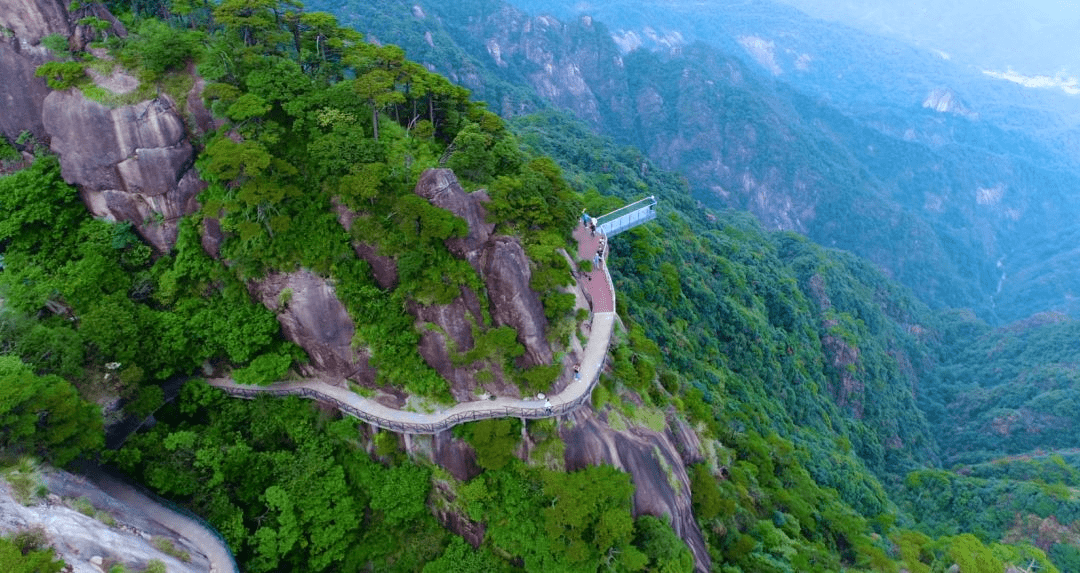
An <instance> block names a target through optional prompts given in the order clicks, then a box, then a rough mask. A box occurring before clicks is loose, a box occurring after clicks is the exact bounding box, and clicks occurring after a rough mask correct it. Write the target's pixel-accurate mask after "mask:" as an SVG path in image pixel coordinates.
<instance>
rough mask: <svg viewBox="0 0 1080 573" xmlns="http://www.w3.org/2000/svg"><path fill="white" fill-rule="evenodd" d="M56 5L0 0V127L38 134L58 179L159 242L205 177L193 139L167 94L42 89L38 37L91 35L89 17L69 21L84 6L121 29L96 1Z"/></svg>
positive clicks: (164, 243) (168, 243)
mask: <svg viewBox="0 0 1080 573" xmlns="http://www.w3.org/2000/svg"><path fill="white" fill-rule="evenodd" d="M66 6H67V5H66V3H65V2H61V1H60V0H0V29H6V30H8V33H0V78H3V81H0V105H2V109H3V113H0V133H2V134H3V135H4V136H5V137H6V138H7V139H9V140H15V139H17V138H19V136H20V135H21V134H23V133H24V132H28V133H30V134H31V135H33V136H34V139H35V140H36V141H37V142H39V143H48V144H49V145H50V147H51V149H52V150H53V151H54V152H56V153H57V154H58V155H59V156H60V164H61V167H62V170H63V175H64V179H65V180H66V181H67V182H68V183H71V184H73V185H76V186H77V187H78V188H79V193H80V195H81V196H82V198H83V200H84V201H85V203H86V204H87V207H88V208H89V209H90V211H91V212H92V213H93V214H94V215H95V216H97V217H102V218H105V219H107V220H113V221H130V222H131V223H133V224H134V225H135V226H136V228H137V229H138V231H139V233H140V234H141V235H142V236H143V237H144V238H145V239H146V240H147V241H148V242H149V243H150V244H151V245H152V246H153V247H154V248H155V249H157V250H158V251H159V252H164V251H168V250H170V249H171V248H172V246H173V245H174V244H175V241H176V233H177V229H176V222H177V220H178V219H179V218H180V217H181V216H183V215H186V214H188V213H191V212H193V211H194V210H195V209H196V208H197V207H198V205H197V203H196V201H195V196H196V195H197V194H198V193H199V192H200V191H201V190H202V189H203V187H204V186H205V184H204V183H203V182H202V181H200V180H199V178H198V176H197V175H196V173H195V171H194V170H193V169H192V164H193V162H194V157H195V149H194V148H193V146H192V145H191V143H190V141H189V138H188V135H187V132H186V128H185V126H184V122H183V121H182V120H181V118H180V115H179V113H178V112H177V110H176V104H175V102H173V101H172V100H171V99H169V98H168V97H167V96H161V97H159V98H157V99H155V100H152V101H145V102H141V103H139V104H136V105H132V106H125V107H120V108H116V109H109V108H107V107H105V106H104V105H101V104H99V103H97V102H93V101H90V100H88V99H86V98H85V97H83V96H82V94H81V93H79V92H78V91H77V90H72V91H65V92H53V91H50V90H49V88H48V87H47V85H46V83H45V80H44V79H43V78H38V77H35V76H34V71H35V70H36V69H37V67H38V66H40V65H41V64H43V63H45V62H47V61H48V60H50V59H52V58H53V57H54V55H53V54H51V53H50V52H49V50H48V49H46V48H45V47H43V46H42V45H41V39H42V38H43V37H45V36H48V35H52V34H58V35H61V36H63V37H65V38H68V44H69V46H71V47H72V48H74V49H82V48H84V47H85V46H86V45H87V43H88V42H89V41H90V40H91V39H92V38H93V37H94V34H95V33H96V32H94V31H93V30H91V28H90V27H88V26H86V25H77V24H76V23H75V22H76V20H77V19H78V18H81V17H85V16H94V17H96V18H98V19H100V20H102V21H105V22H109V23H111V24H112V28H111V29H110V30H109V33H110V34H123V33H125V32H124V30H123V26H122V25H121V24H120V23H119V22H117V21H116V19H115V18H113V16H112V15H111V14H109V12H108V11H107V10H106V9H105V8H104V7H103V6H101V5H99V4H88V5H86V6H83V7H82V8H80V9H79V10H78V11H77V12H76V13H74V14H71V13H69V12H68V10H67V7H66ZM103 81H104V80H103ZM189 99H190V98H189ZM196 99H197V98H196ZM198 107H200V108H201V102H200V103H199V106H198ZM204 115H206V114H204ZM196 116H197V114H196ZM208 125H209V123H208Z"/></svg>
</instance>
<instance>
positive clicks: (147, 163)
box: [43, 90, 205, 252]
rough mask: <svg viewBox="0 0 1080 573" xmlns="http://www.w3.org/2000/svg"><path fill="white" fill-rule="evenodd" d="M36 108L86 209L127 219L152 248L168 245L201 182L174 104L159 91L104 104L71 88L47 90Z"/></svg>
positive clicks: (164, 248)
mask: <svg viewBox="0 0 1080 573" xmlns="http://www.w3.org/2000/svg"><path fill="white" fill-rule="evenodd" d="M43 113H44V118H45V129H46V131H47V132H48V133H49V135H50V137H51V142H52V143H51V147H52V150H53V151H55V152H56V153H57V154H59V156H60V166H61V170H62V173H63V176H64V180H65V181H67V182H68V183H72V184H74V185H76V186H78V188H79V193H80V194H81V195H82V198H83V201H84V202H85V203H86V205H87V207H88V208H89V209H90V211H91V212H92V213H93V214H94V215H95V216H97V217H103V218H105V219H107V220H114V221H130V222H132V223H133V224H135V225H136V226H137V228H138V230H139V232H140V234H142V236H143V237H144V238H146V239H147V241H149V242H150V244H151V245H153V246H154V247H155V248H156V249H157V250H158V251H162V252H164V251H168V250H169V249H171V248H172V246H173V244H175V242H176V233H177V227H176V225H177V221H178V220H179V219H180V217H182V216H184V215H186V214H189V213H192V212H194V211H195V210H196V209H198V203H197V201H196V199H195V197H196V195H198V194H199V192H200V191H202V189H203V188H204V187H205V183H203V182H202V181H201V180H200V179H199V178H198V176H197V175H196V173H195V171H194V169H193V168H192V164H193V162H194V159H195V148H194V147H193V146H192V145H191V143H190V142H189V141H188V138H187V132H186V130H185V127H184V123H183V121H182V120H181V119H180V116H179V114H178V113H177V110H176V104H175V103H174V102H173V101H172V100H171V99H170V98H169V97H168V96H165V95H162V96H159V97H158V98H157V99H154V100H151V101H144V102H141V103H138V104H135V105H129V106H123V107H119V108H115V109H110V108H108V107H105V106H104V105H102V104H100V103H97V102H95V101H91V100H89V99H86V98H85V97H83V95H82V94H80V93H79V92H78V91H77V90H73V91H70V92H52V93H50V94H49V95H48V97H46V98H45V103H44V110H43Z"/></svg>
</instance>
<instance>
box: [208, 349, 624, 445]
mask: <svg viewBox="0 0 1080 573" xmlns="http://www.w3.org/2000/svg"><path fill="white" fill-rule="evenodd" d="M606 362H607V356H606V355H605V356H604V358H603V359H602V360H601V362H600V368H598V369H597V372H596V376H594V377H593V379H592V380H591V381H590V382H589V387H588V389H587V390H586V391H585V392H583V393H582V394H581V396H578V397H577V398H575V399H574V400H572V401H570V402H563V403H561V404H552V405H551V408H550V411H549V409H548V408H547V407H543V406H541V407H537V408H526V407H517V406H503V407H502V408H498V409H484V410H476V411H471V412H460V413H457V414H454V415H452V416H448V417H447V418H444V419H442V420H439V421H438V422H431V423H423V422H404V421H399V420H388V419H386V418H383V417H382V416H376V415H374V414H372V413H370V412H365V411H363V410H361V409H359V408H357V407H356V406H353V405H352V404H349V403H347V402H342V401H341V400H339V399H337V398H335V397H333V396H330V395H329V394H325V393H323V392H320V391H318V390H316V389H314V388H307V387H300V388H272V387H264V388H259V387H247V388H243V387H236V386H215V387H216V388H220V389H221V390H224V391H225V392H226V393H228V394H229V395H232V396H236V397H239V398H256V397H258V396H264V395H270V396H299V397H301V398H308V399H311V400H316V401H320V402H326V403H329V404H332V405H333V406H334V407H336V408H338V409H339V410H341V411H342V412H345V413H347V414H349V415H350V416H352V417H354V418H357V419H359V420H363V421H365V422H367V423H369V424H371V425H373V426H376V427H379V428H382V429H384V430H391V431H394V432H401V433H404V434H438V433H439V432H442V431H445V430H449V429H450V428H452V427H454V426H456V425H458V424H463V423H465V422H475V421H476V420H485V419H491V418H528V419H530V420H540V419H543V418H551V417H555V416H562V415H564V414H569V413H570V412H573V411H574V410H576V409H578V408H580V407H581V405H582V404H584V403H585V402H588V401H589V400H590V399H591V398H592V391H593V389H594V388H596V384H597V382H599V381H600V371H602V370H603V368H604V365H605V364H606Z"/></svg>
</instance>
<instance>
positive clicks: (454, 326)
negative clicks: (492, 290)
mask: <svg viewBox="0 0 1080 573" xmlns="http://www.w3.org/2000/svg"><path fill="white" fill-rule="evenodd" d="M409 312H410V313H412V314H413V316H415V317H416V318H417V320H419V321H422V322H425V323H431V324H435V325H438V328H437V329H422V332H421V334H420V356H423V357H424V361H425V362H427V364H428V366H431V367H432V368H434V369H435V371H436V372H438V373H439V375H440V376H442V377H443V378H445V379H446V380H447V381H449V382H450V393H451V394H452V395H453V396H454V398H455V399H456V400H459V401H467V400H475V399H476V396H477V395H479V394H480V393H482V392H484V391H487V392H490V393H494V394H496V395H498V396H512V397H520V394H519V391H518V389H517V386H515V385H514V384H511V383H507V382H506V376H505V373H504V372H503V371H502V368H501V366H500V365H498V364H487V363H486V362H485V363H483V364H480V365H474V364H465V365H462V366H455V365H454V363H453V359H452V357H451V354H450V352H451V349H457V350H458V351H459V352H463V351H466V350H468V349H470V348H472V347H473V345H474V344H475V341H474V340H473V335H472V325H474V324H481V323H483V320H484V319H483V313H482V311H481V309H480V299H479V298H477V296H476V294H475V293H473V292H472V291H471V290H469V289H467V288H463V289H462V292H461V296H459V297H458V298H457V299H455V300H454V302H452V303H450V304H435V305H431V306H421V305H418V304H410V305H409ZM484 367H487V368H489V371H490V372H491V373H492V374H493V379H492V380H491V381H489V382H487V383H485V384H484V389H481V388H480V384H479V382H477V381H476V373H477V371H479V370H480V369H481V368H484Z"/></svg>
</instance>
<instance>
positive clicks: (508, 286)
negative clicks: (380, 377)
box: [415, 169, 552, 366]
mask: <svg viewBox="0 0 1080 573" xmlns="http://www.w3.org/2000/svg"><path fill="white" fill-rule="evenodd" d="M415 191H416V194H417V195H420V196H421V197H424V198H425V199H427V200H428V201H430V202H431V204H432V205H435V206H436V207H440V208H442V209H446V210H447V211H450V212H451V213H453V214H454V215H457V216H458V217H461V218H462V219H464V220H465V222H466V224H468V228H469V231H468V234H467V235H466V236H465V237H463V238H453V239H448V240H447V241H446V246H447V248H448V249H449V250H450V252H451V253H453V254H454V255H456V256H458V257H461V258H463V259H465V260H467V261H468V262H469V264H470V265H472V267H473V268H474V269H476V271H477V272H478V273H480V276H481V277H482V278H483V280H484V286H485V287H487V295H488V299H489V300H490V302H491V309H490V311H491V318H492V321H493V322H494V323H495V326H503V325H509V326H512V327H513V328H514V329H515V330H517V333H518V342H520V343H521V344H522V346H524V347H525V355H524V356H523V357H522V358H521V365H522V366H535V365H539V364H550V363H551V360H552V352H551V347H550V346H549V345H548V342H547V336H546V331H547V317H545V316H544V307H543V305H542V304H541V302H540V296H539V295H538V294H537V293H536V292H535V291H533V290H532V288H531V287H530V286H529V280H530V278H531V277H532V272H531V270H530V268H529V258H528V257H527V256H526V255H525V249H524V248H523V247H522V246H521V243H520V242H519V241H518V240H517V239H516V238H514V237H507V236H502V235H494V234H492V233H493V232H494V229H495V225H493V224H491V223H488V222H487V220H486V218H487V212H486V211H485V209H484V206H483V204H484V203H485V202H487V201H488V197H487V195H486V194H485V193H484V192H482V191H477V192H474V193H465V190H464V189H462V188H461V184H460V183H459V182H458V180H457V177H455V176H454V173H453V171H451V170H449V169H428V170H427V171H425V172H424V173H423V175H421V176H420V180H419V181H418V182H417V184H416V189H415ZM440 326H443V325H440ZM444 328H445V327H444ZM459 349H461V350H467V349H468V347H466V348H462V347H459Z"/></svg>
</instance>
